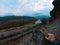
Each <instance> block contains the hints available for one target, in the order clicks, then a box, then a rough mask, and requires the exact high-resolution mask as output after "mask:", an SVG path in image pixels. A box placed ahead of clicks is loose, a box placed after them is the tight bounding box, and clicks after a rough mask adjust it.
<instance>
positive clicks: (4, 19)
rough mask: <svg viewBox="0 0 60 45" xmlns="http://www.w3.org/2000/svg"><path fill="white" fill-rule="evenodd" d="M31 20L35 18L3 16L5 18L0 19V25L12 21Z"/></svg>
mask: <svg viewBox="0 0 60 45" xmlns="http://www.w3.org/2000/svg"><path fill="white" fill-rule="evenodd" d="M32 19H35V18H34V17H29V16H5V17H0V23H3V22H8V21H14V20H32Z"/></svg>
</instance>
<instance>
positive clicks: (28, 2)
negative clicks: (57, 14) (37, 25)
mask: <svg viewBox="0 0 60 45" xmlns="http://www.w3.org/2000/svg"><path fill="white" fill-rule="evenodd" d="M52 1H53V0H0V16H5V15H6V14H13V15H16V16H18V15H24V16H25V15H29V14H32V13H36V12H40V13H43V14H45V15H49V12H50V10H52V9H53V5H52Z"/></svg>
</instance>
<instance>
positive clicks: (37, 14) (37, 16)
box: [32, 13, 50, 19]
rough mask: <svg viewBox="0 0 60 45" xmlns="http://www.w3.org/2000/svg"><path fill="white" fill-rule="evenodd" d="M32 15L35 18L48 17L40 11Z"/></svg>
mask: <svg viewBox="0 0 60 45" xmlns="http://www.w3.org/2000/svg"><path fill="white" fill-rule="evenodd" d="M32 16H33V17H34V18H37V19H41V18H50V16H49V15H45V14H42V13H33V14H32Z"/></svg>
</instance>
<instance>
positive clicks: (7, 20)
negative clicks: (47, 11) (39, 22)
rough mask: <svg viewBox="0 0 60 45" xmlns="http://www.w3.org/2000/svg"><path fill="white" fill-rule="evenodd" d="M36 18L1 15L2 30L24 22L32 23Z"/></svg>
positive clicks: (0, 26) (0, 25) (0, 27)
mask: <svg viewBox="0 0 60 45" xmlns="http://www.w3.org/2000/svg"><path fill="white" fill-rule="evenodd" d="M35 20H36V19H35V18H33V17H28V16H6V17H0V30H1V29H6V28H7V29H8V28H11V27H18V26H22V25H24V24H28V23H32V22H34V21H35Z"/></svg>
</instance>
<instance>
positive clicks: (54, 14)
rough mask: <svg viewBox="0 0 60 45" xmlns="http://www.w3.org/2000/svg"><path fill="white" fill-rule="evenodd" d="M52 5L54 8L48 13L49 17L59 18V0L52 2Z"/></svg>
mask: <svg viewBox="0 0 60 45" xmlns="http://www.w3.org/2000/svg"><path fill="white" fill-rule="evenodd" d="M52 4H53V5H54V8H53V10H52V11H51V12H50V14H51V16H52V17H54V18H58V17H60V0H54V1H53V3H52Z"/></svg>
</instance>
